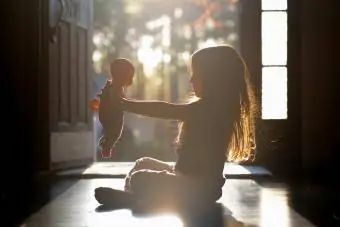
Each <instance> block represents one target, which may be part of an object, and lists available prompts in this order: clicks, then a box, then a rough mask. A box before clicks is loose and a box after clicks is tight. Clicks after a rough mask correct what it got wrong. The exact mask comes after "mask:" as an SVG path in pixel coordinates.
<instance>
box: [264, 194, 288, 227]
mask: <svg viewBox="0 0 340 227" xmlns="http://www.w3.org/2000/svg"><path fill="white" fill-rule="evenodd" d="M278 193H280V192H279V191H275V190H274V189H270V188H263V189H261V194H260V220H261V225H260V226H262V227H273V226H276V227H290V223H291V221H290V213H289V206H288V204H287V198H286V196H285V195H281V194H278Z"/></svg>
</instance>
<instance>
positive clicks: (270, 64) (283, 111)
mask: <svg viewBox="0 0 340 227" xmlns="http://www.w3.org/2000/svg"><path fill="white" fill-rule="evenodd" d="M261 33H262V34H261V35H262V119H287V117H288V114H287V112H288V108H287V96H288V95H287V0H275V1H273V0H262V31H261Z"/></svg>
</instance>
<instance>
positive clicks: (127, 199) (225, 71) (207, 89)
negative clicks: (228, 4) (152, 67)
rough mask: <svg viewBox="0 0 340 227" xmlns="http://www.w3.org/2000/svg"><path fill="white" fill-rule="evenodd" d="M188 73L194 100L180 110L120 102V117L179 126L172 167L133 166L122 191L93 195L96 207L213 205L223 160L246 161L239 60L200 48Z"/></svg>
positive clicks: (249, 98) (225, 49) (249, 120)
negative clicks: (132, 116) (141, 117)
mask: <svg viewBox="0 0 340 227" xmlns="http://www.w3.org/2000/svg"><path fill="white" fill-rule="evenodd" d="M189 73H190V75H191V77H190V82H191V84H192V86H193V90H194V99H192V100H191V101H190V102H188V103H186V104H173V103H168V102H163V101H137V100H131V99H126V98H122V106H123V109H124V111H127V112H132V113H136V114H141V115H145V116H150V117H155V118H162V119H177V120H180V121H181V124H180V130H179V134H178V137H177V140H176V142H177V145H178V146H177V150H176V151H177V155H178V159H177V162H176V164H175V165H174V166H172V165H169V164H167V163H164V162H161V161H158V160H155V159H152V158H142V159H139V160H137V161H136V163H135V166H134V168H133V169H132V170H131V171H130V173H129V174H128V175H127V177H126V185H125V190H124V191H120V190H115V189H111V188H97V189H96V190H95V197H96V199H97V201H98V202H99V203H101V204H104V205H124V206H133V205H141V206H143V207H145V206H147V205H150V206H152V207H159V205H161V207H163V206H164V205H165V206H166V207H177V208H178V207H186V206H187V205H190V206H196V205H198V206H201V207H202V205H203V204H204V205H207V204H213V203H214V202H215V201H216V200H218V199H219V198H220V197H221V195H222V186H223V185H224V183H225V178H224V176H223V168H224V163H225V160H226V159H227V160H228V161H235V162H240V161H245V160H248V159H249V158H250V157H251V154H252V150H253V149H254V147H255V140H254V137H255V134H254V127H255V125H254V121H255V114H256V102H255V97H254V94H253V89H252V86H251V85H250V80H249V74H248V70H247V67H246V64H245V63H244V61H243V59H242V58H241V56H240V55H239V54H238V53H237V51H236V50H235V49H234V48H232V47H231V46H228V45H218V46H214V47H208V48H203V49H200V50H198V51H196V52H195V53H194V54H193V55H192V56H191V60H190V64H189ZM196 207H197V206H196Z"/></svg>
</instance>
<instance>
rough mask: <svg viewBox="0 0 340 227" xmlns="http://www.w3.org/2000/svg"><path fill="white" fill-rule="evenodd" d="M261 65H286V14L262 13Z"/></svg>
mask: <svg viewBox="0 0 340 227" xmlns="http://www.w3.org/2000/svg"><path fill="white" fill-rule="evenodd" d="M262 64H263V65H286V64H287V13H285V12H263V13H262Z"/></svg>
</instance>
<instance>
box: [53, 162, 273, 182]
mask: <svg viewBox="0 0 340 227" xmlns="http://www.w3.org/2000/svg"><path fill="white" fill-rule="evenodd" d="M168 163H169V164H171V162H168ZM133 165H134V163H133V162H97V163H94V164H92V165H91V166H90V167H88V168H86V169H72V170H66V171H62V172H59V173H58V174H59V176H70V175H83V176H88V177H95V176H97V177H110V176H112V177H113V176H116V177H117V176H118V177H122V176H125V175H126V174H127V173H128V172H129V170H130V169H131V168H132V167H133ZM224 174H225V175H227V176H228V178H233V177H237V178H242V177H247V178H249V177H251V176H254V177H259V176H271V173H270V172H269V171H268V170H266V169H265V168H262V167H260V166H250V165H238V164H234V163H226V164H225V166H224Z"/></svg>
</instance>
